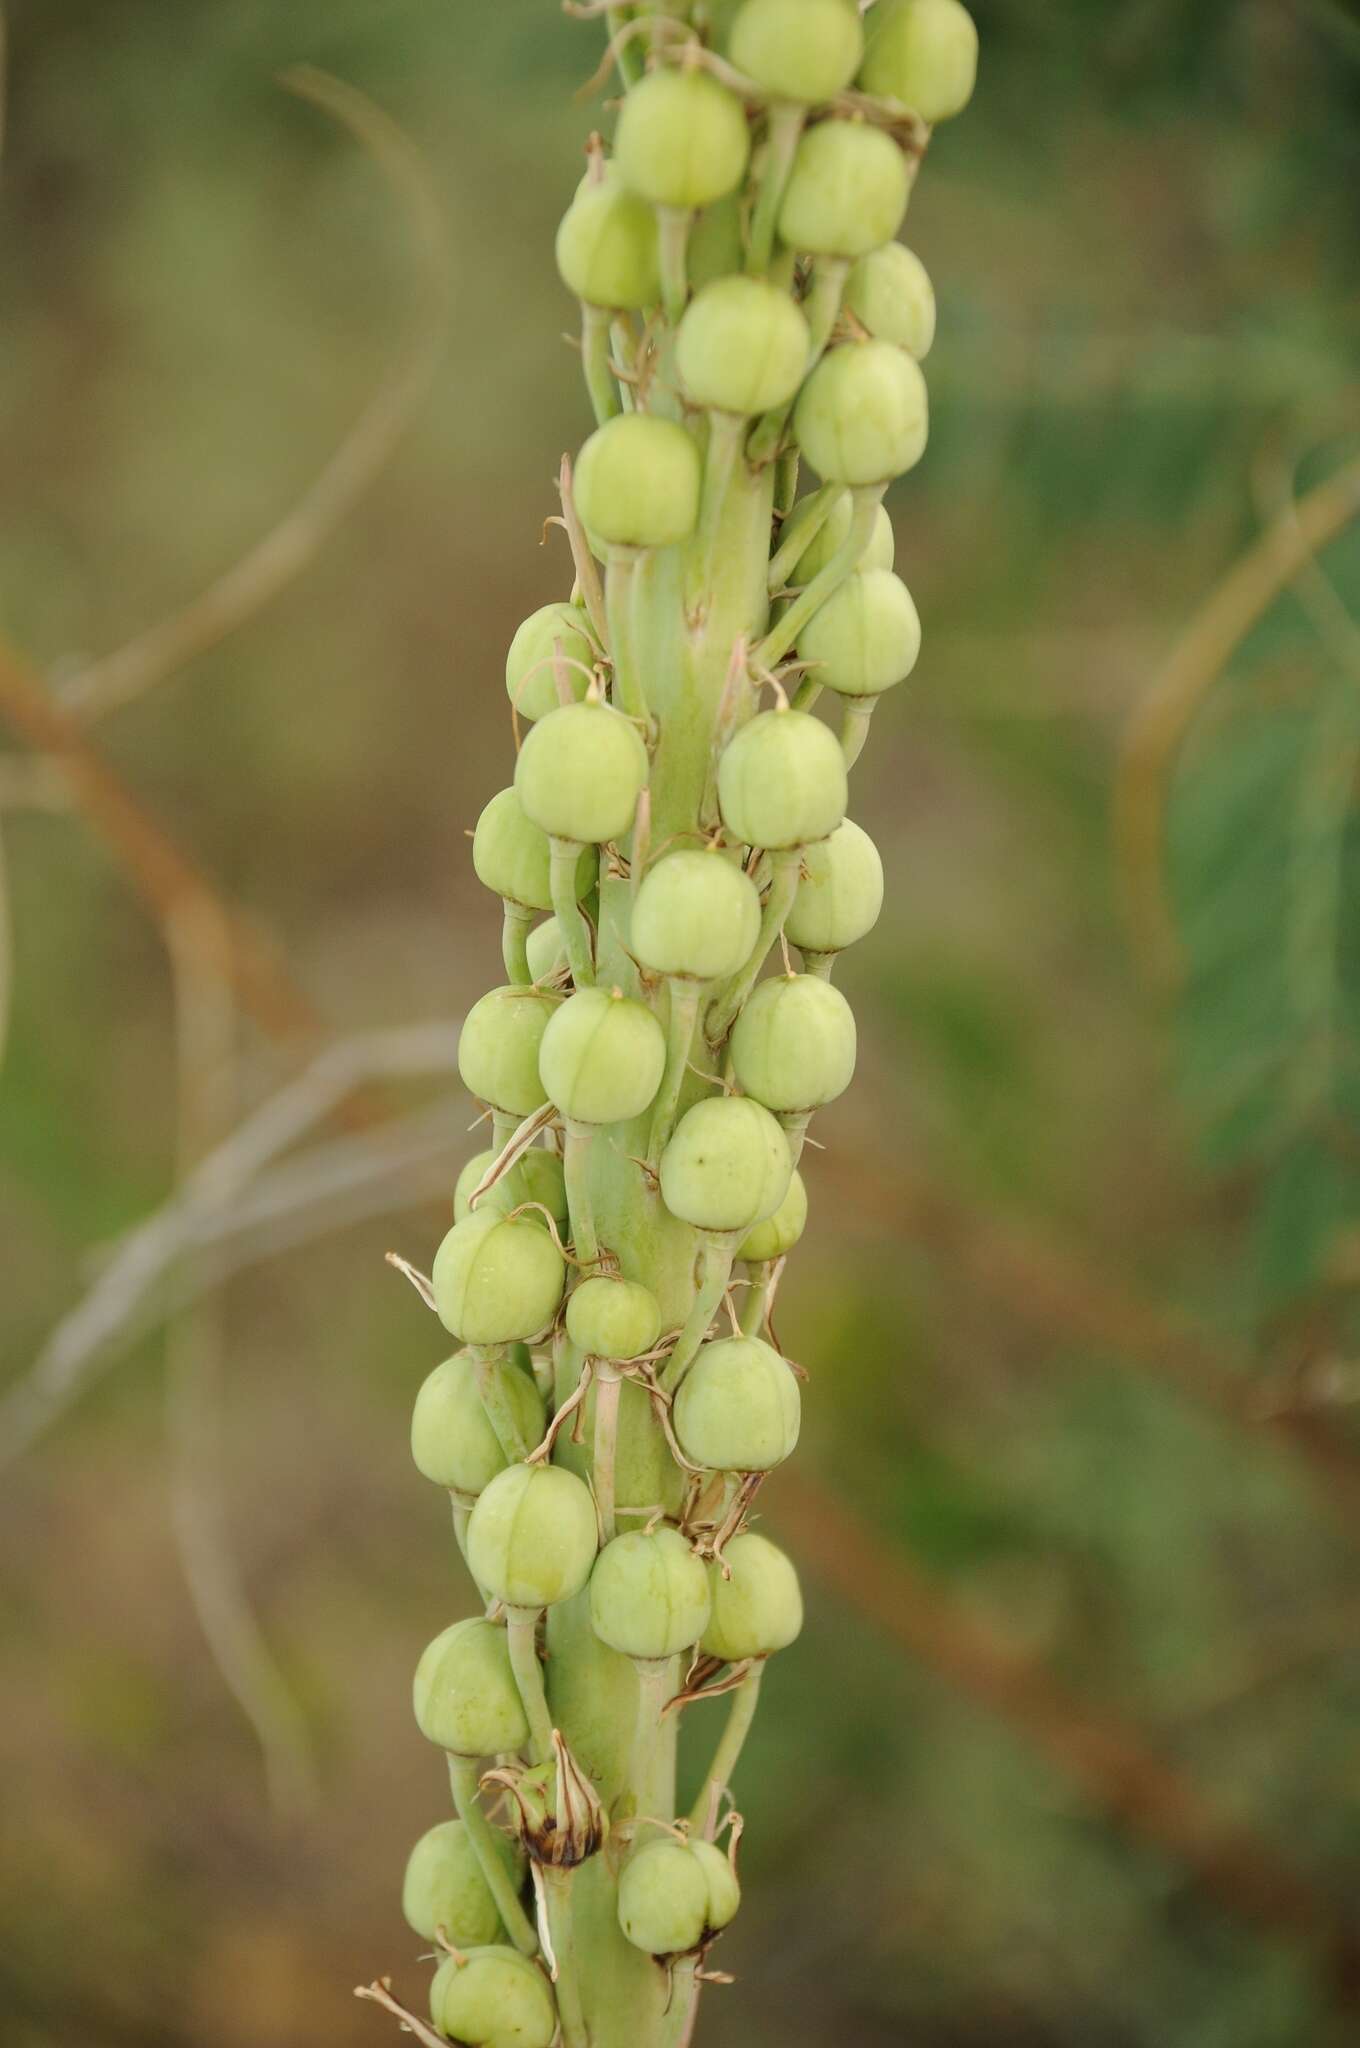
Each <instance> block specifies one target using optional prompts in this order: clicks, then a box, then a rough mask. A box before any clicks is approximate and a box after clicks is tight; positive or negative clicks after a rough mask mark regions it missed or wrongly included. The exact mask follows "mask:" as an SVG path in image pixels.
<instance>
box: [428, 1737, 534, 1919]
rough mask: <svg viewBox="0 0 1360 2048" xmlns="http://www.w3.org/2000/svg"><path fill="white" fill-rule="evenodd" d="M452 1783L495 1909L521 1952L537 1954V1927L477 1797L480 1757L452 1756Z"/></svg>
mask: <svg viewBox="0 0 1360 2048" xmlns="http://www.w3.org/2000/svg"><path fill="white" fill-rule="evenodd" d="M449 1784H450V1786H451V1787H452V1789H453V1803H454V1807H455V1809H456V1810H457V1814H458V1818H459V1820H460V1821H461V1822H462V1823H463V1826H464V1827H465V1828H466V1830H467V1838H468V1840H469V1841H470V1842H471V1844H472V1848H473V1853H474V1854H475V1856H476V1858H477V1865H478V1868H479V1869H480V1871H481V1873H482V1877H483V1879H484V1880H485V1883H486V1888H487V1890H488V1891H489V1892H490V1894H491V1896H492V1898H493V1899H494V1900H495V1902H496V1911H497V1912H498V1913H499V1914H500V1916H501V1919H502V1920H503V1921H504V1923H505V1931H506V1933H507V1934H508V1935H509V1937H510V1939H511V1941H513V1943H514V1944H515V1947H516V1948H517V1949H518V1950H519V1951H520V1954H521V1955H526V1956H532V1955H536V1954H537V1953H538V1933H537V1930H536V1929H535V1927H534V1923H533V1921H532V1920H531V1919H530V1918H529V1915H528V1914H527V1913H526V1912H525V1910H524V1907H523V1906H522V1905H521V1903H520V1898H519V1893H518V1892H517V1891H516V1889H515V1885H514V1880H513V1879H512V1878H511V1876H510V1873H509V1871H508V1870H507V1869H506V1866H505V1862H504V1859H503V1858H502V1856H501V1853H500V1850H499V1849H498V1848H497V1846H496V1831H495V1829H494V1828H493V1827H492V1825H491V1823H490V1821H489V1820H488V1819H487V1817H486V1814H485V1812H484V1811H483V1808H482V1802H481V1800H480V1799H479V1798H478V1797H477V1759H476V1758H475V1757H470V1756H450V1757H449Z"/></svg>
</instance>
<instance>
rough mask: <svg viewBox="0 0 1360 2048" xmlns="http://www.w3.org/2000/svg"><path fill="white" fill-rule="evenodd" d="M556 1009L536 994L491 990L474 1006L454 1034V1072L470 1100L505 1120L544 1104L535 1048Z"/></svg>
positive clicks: (549, 1000) (523, 1114) (532, 991)
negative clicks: (473, 1098)
mask: <svg viewBox="0 0 1360 2048" xmlns="http://www.w3.org/2000/svg"><path fill="white" fill-rule="evenodd" d="M557 1007H558V1006H557V1004H556V1003H555V1002H554V1001H553V998H552V997H551V996H545V995H540V994H539V993H538V991H537V990H536V989H528V988H493V989H492V990H491V991H490V993H489V994H488V995H484V996H482V997H481V999H480V1000H479V1001H478V1002H475V1003H474V1004H473V1006H472V1008H471V1009H470V1010H469V1011H468V1013H467V1016H466V1017H465V1018H464V1019H463V1028H462V1030H461V1032H460V1033H459V1035H458V1071H459V1073H460V1074H461V1075H462V1077H463V1086H464V1087H465V1088H466V1089H467V1091H468V1093H469V1095H475V1096H476V1097H477V1098H478V1100H479V1101H481V1102H489V1103H490V1104H491V1107H492V1108H493V1109H500V1110H504V1111H505V1113H506V1114H507V1115H508V1116H520V1117H523V1116H530V1115H532V1113H533V1111H534V1110H536V1109H538V1108H539V1107H540V1106H541V1105H542V1103H543V1101H544V1094H543V1083H542V1082H541V1081H540V1079H539V1076H538V1049H539V1046H540V1045H541V1044H542V1042H543V1034H544V1032H545V1031H546V1030H547V1028H548V1021H549V1019H550V1018H551V1016H552V1014H553V1011H554V1010H555V1009H556V1008H557Z"/></svg>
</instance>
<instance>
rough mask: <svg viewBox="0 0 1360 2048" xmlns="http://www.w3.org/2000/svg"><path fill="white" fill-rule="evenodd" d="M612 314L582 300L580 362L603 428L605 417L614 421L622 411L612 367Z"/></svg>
mask: <svg viewBox="0 0 1360 2048" xmlns="http://www.w3.org/2000/svg"><path fill="white" fill-rule="evenodd" d="M610 317H611V316H610V315H609V314H608V313H607V312H606V311H605V310H604V308H603V307H601V306H587V305H586V304H585V303H584V302H583V303H582V306H581V364H582V367H583V369H584V370H585V376H586V390H587V391H588V392H589V394H590V403H591V406H592V408H593V410H594V413H595V424H596V426H597V427H602V426H603V425H604V423H605V421H606V420H612V419H613V418H614V417H615V416H616V414H618V413H620V412H622V410H623V406H622V403H621V401H620V399H619V388H618V386H617V384H616V383H615V382H614V372H613V371H612V370H611V368H610V367H609V349H610V341H609V327H610Z"/></svg>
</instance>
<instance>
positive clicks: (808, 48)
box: [727, 0, 864, 106]
mask: <svg viewBox="0 0 1360 2048" xmlns="http://www.w3.org/2000/svg"><path fill="white" fill-rule="evenodd" d="M727 49H728V55H729V56H730V57H731V59H732V62H733V63H734V64H735V65H736V67H737V69H738V71H741V72H744V73H745V75H746V77H747V78H753V79H754V80H755V82H756V84H757V85H759V86H761V87H762V88H763V89H764V90H765V91H766V92H767V93H769V94H770V96H771V97H772V98H774V99H782V100H797V101H801V102H802V103H803V104H804V105H807V106H811V105H812V104H813V103H814V102H816V101H818V100H829V99H832V98H834V96H835V95H836V94H837V93H838V92H843V91H844V90H845V88H846V86H847V85H849V83H850V81H851V79H852V78H853V77H854V75H855V73H856V71H857V70H858V69H859V65H860V59H861V57H862V55H863V52H864V38H863V34H862V32H861V29H860V25H859V14H858V11H857V10H856V8H855V7H854V6H853V5H847V0H745V5H744V6H743V7H742V8H741V10H740V12H739V13H738V15H737V18H736V20H735V21H734V22H733V24H732V28H731V33H730V35H729V37H728V44H727Z"/></svg>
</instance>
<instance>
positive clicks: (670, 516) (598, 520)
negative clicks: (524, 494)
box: [575, 412, 701, 548]
mask: <svg viewBox="0 0 1360 2048" xmlns="http://www.w3.org/2000/svg"><path fill="white" fill-rule="evenodd" d="M700 476H701V468H700V462H699V451H698V449H697V448H696V447H695V445H694V437H693V435H692V434H689V433H687V432H686V431H685V429H684V428H683V427H682V426H680V425H679V424H678V422H677V421H675V420H662V419H657V418H655V417H654V416H653V415H652V414H651V413H645V412H625V413H620V414H619V415H618V417H617V418H616V419H612V420H606V421H605V424H604V425H603V426H602V427H597V428H596V429H595V432H594V433H593V434H592V435H591V437H590V439H589V440H588V441H587V442H586V444H585V446H584V447H583V448H582V450H581V453H580V455H579V456H578V457H577V462H576V478H575V489H576V509H577V511H578V512H579V513H580V515H581V518H582V520H583V521H584V522H585V525H586V526H587V528H588V529H589V531H590V535H591V538H592V541H600V542H603V543H604V545H605V546H606V548H608V547H611V546H612V547H623V548H664V547H669V546H670V545H671V544H672V543H673V542H674V541H680V540H687V539H688V538H689V536H690V534H692V533H693V531H694V528H695V523H696V521H697V520H698V517H699V487H700Z"/></svg>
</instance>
